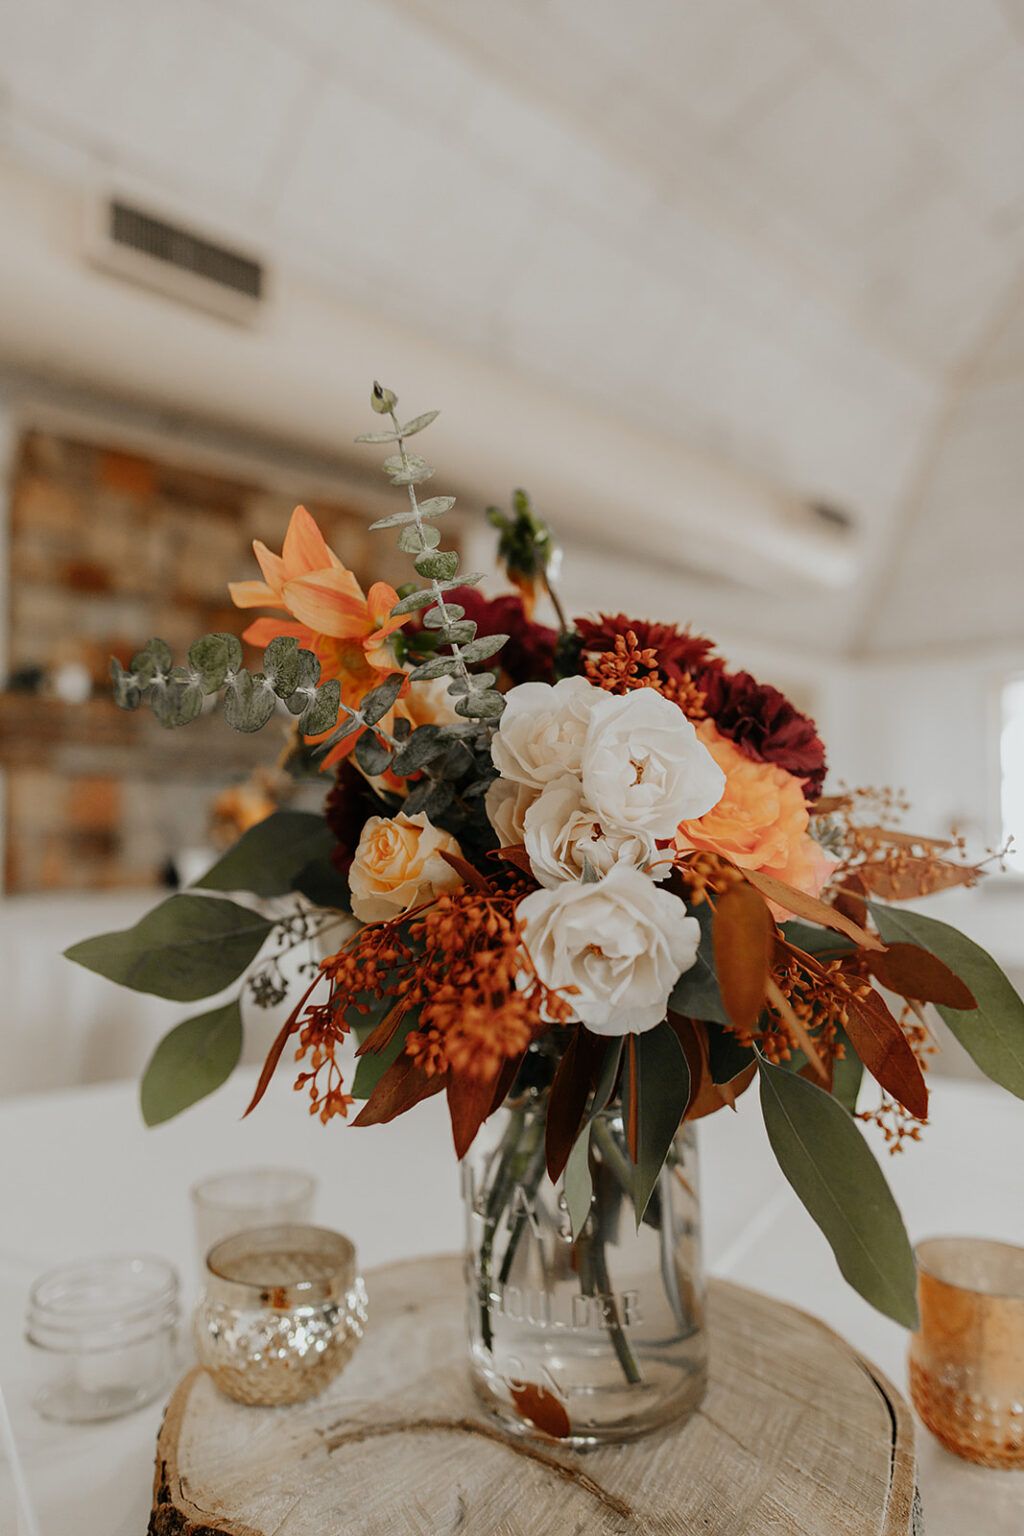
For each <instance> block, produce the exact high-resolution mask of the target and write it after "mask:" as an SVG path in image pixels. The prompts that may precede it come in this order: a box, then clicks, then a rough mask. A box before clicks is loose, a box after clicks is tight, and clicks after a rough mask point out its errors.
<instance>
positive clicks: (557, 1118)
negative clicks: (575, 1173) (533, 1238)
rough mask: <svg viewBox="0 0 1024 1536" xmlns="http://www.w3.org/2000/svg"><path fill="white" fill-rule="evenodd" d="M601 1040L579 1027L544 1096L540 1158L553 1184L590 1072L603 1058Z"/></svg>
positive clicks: (572, 1137) (577, 1122)
mask: <svg viewBox="0 0 1024 1536" xmlns="http://www.w3.org/2000/svg"><path fill="white" fill-rule="evenodd" d="M604 1048H605V1046H604V1041H603V1040H601V1039H600V1037H599V1036H597V1035H592V1034H591V1033H590V1031H589V1030H588V1029H585V1028H584V1026H583V1025H582V1024H580V1025H579V1026H577V1028H576V1029H575V1031H574V1032H573V1035H572V1038H571V1039H570V1041H569V1044H568V1045H567V1046H566V1048H565V1051H564V1053H563V1055H562V1059H561V1061H560V1062H559V1063H558V1066H557V1067H556V1069H555V1076H554V1080H553V1081H552V1084H551V1091H550V1094H549V1095H548V1113H547V1120H546V1122H545V1127H544V1155H545V1161H546V1163H547V1170H548V1178H549V1179H550V1180H551V1182H552V1184H557V1182H558V1180H559V1179H560V1178H561V1176H562V1174H563V1173H564V1171H565V1165H566V1163H567V1162H568V1161H569V1153H570V1152H571V1151H572V1148H573V1144H574V1142H575V1141H576V1138H577V1136H578V1135H579V1130H580V1126H581V1124H582V1123H583V1116H584V1113H585V1111H586V1107H587V1099H588V1098H589V1096H590V1088H591V1084H592V1082H593V1078H594V1072H595V1070H596V1068H597V1066H598V1065H599V1063H600V1062H601V1061H602V1060H603V1058H604Z"/></svg>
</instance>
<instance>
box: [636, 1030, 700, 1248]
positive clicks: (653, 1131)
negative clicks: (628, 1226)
mask: <svg viewBox="0 0 1024 1536" xmlns="http://www.w3.org/2000/svg"><path fill="white" fill-rule="evenodd" d="M631 1038H632V1039H633V1040H635V1047H634V1049H632V1050H630V1051H629V1052H628V1053H627V1057H626V1062H627V1072H628V1075H629V1082H628V1086H627V1088H626V1090H624V1092H623V1098H624V1099H625V1100H627V1102H628V1103H629V1105H630V1109H631V1114H632V1113H633V1111H634V1109H635V1123H636V1133H635V1134H636V1157H635V1158H634V1161H635V1164H636V1167H635V1169H634V1171H633V1208H634V1210H635V1212H636V1224H637V1226H638V1227H639V1225H640V1223H641V1221H642V1220H643V1217H644V1212H645V1211H646V1209H647V1206H648V1203H649V1201H650V1198H651V1195H652V1194H653V1193H654V1190H655V1188H656V1186H657V1183H658V1176H659V1174H660V1173H661V1170H662V1167H663V1166H664V1163H665V1159H666V1157H667V1156H668V1152H669V1148H670V1147H671V1145H672V1142H673V1139H674V1137H675V1134H676V1132H677V1131H678V1129H679V1126H680V1124H681V1122H682V1118H683V1115H684V1114H685V1113H686V1106H687V1103H688V1101H689V1097H690V1070H689V1067H688V1066H687V1062H686V1056H685V1054H684V1052H683V1048H682V1045H681V1043H680V1040H679V1037H678V1035H677V1034H676V1032H675V1030H674V1029H673V1028H672V1026H671V1025H670V1024H668V1023H667V1022H665V1021H663V1022H662V1023H661V1024H658V1025H656V1026H655V1028H654V1029H648V1030H645V1031H644V1033H643V1034H642V1035H636V1036H633V1037H631ZM634 1071H635V1078H634V1075H633V1074H634Z"/></svg>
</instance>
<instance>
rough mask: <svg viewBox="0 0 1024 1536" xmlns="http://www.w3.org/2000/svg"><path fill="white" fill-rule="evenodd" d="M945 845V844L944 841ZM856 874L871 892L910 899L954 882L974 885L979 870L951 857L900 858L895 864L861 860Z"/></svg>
mask: <svg viewBox="0 0 1024 1536" xmlns="http://www.w3.org/2000/svg"><path fill="white" fill-rule="evenodd" d="M947 846H948V845H947ZM857 875H858V877H859V878H860V880H861V881H862V882H863V884H864V885H865V887H866V888H867V889H868V890H869V891H870V892H871V894H872V895H873V896H881V897H883V898H884V900H886V901H913V899H914V898H915V896H917V897H920V896H921V895H922V894H924V893H925V892H927V894H928V895H929V896H930V895H932V894H933V892H935V891H946V890H949V889H951V888H952V887H953V886H957V885H974V884H976V882H977V879H978V872H977V870H976V869H974V868H973V866H972V865H970V864H954V863H953V862H952V860H950V859H936V858H928V859H924V858H915V857H913V856H910V857H904V858H901V859H900V861H899V863H898V865H895V866H894V867H893V868H890V867H889V865H888V864H887V863H886V864H861V865H858V867H857Z"/></svg>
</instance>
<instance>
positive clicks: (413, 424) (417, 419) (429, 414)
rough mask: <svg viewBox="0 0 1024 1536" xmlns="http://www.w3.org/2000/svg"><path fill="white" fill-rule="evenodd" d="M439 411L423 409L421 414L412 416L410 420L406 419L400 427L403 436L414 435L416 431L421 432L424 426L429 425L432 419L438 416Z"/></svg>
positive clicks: (434, 419)
mask: <svg viewBox="0 0 1024 1536" xmlns="http://www.w3.org/2000/svg"><path fill="white" fill-rule="evenodd" d="M440 414H441V413H440V411H424V412H423V415H422V416H414V417H413V419H412V421H407V422H406V423H405V425H404V426H403V428H402V436H403V437H415V435H416V433H417V432H422V431H423V429H424V427H429V426H430V423H431V422H432V421H436V420H437V418H438V416H440Z"/></svg>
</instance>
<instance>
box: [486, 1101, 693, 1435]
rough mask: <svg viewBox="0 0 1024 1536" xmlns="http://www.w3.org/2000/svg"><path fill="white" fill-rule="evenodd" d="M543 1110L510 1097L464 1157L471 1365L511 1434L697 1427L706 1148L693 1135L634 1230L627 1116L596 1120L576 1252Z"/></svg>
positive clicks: (680, 1142)
mask: <svg viewBox="0 0 1024 1536" xmlns="http://www.w3.org/2000/svg"><path fill="white" fill-rule="evenodd" d="M545 1109H546V1096H545V1095H544V1093H543V1092H532V1091H531V1092H530V1093H527V1094H524V1095H523V1097H522V1098H521V1099H519V1100H516V1101H511V1102H510V1103H509V1105H508V1106H507V1107H506V1108H505V1109H503V1110H501V1111H499V1113H498V1114H496V1115H494V1116H492V1117H491V1119H490V1120H489V1121H487V1122H486V1123H485V1125H484V1127H483V1129H482V1130H481V1132H480V1134H479V1135H478V1136H477V1138H476V1140H475V1141H474V1143H473V1145H472V1147H471V1148H470V1151H469V1152H468V1154H467V1155H466V1157H465V1159H464V1160H463V1164H462V1169H463V1193H464V1195H465V1201H466V1218H467V1232H466V1279H467V1321H468V1324H469V1370H470V1378H471V1380H472V1383H473V1386H474V1388H475V1390H476V1393H477V1395H478V1396H479V1397H480V1398H481V1399H482V1401H483V1402H484V1403H485V1404H486V1406H487V1407H488V1408H489V1409H490V1410H491V1411H492V1412H493V1413H494V1414H495V1415H496V1416H497V1417H498V1418H499V1419H500V1420H501V1421H502V1423H503V1425H504V1426H505V1427H506V1428H508V1429H511V1430H513V1431H514V1432H517V1433H519V1434H525V1435H531V1434H535V1433H536V1432H537V1431H540V1433H541V1434H542V1435H546V1436H549V1437H550V1436H554V1437H556V1438H558V1439H560V1440H562V1441H563V1442H564V1443H565V1444H568V1445H572V1446H575V1447H577V1448H580V1449H584V1448H587V1447H590V1446H596V1445H602V1444H608V1443H615V1442H618V1441H624V1440H631V1439H634V1438H636V1437H637V1436H640V1435H644V1434H648V1433H650V1432H651V1431H652V1430H656V1429H659V1428H661V1427H662V1426H663V1425H665V1424H668V1423H671V1422H673V1421H677V1420H680V1419H684V1418H687V1417H688V1416H689V1415H690V1414H691V1413H693V1412H694V1410H695V1409H696V1408H697V1407H698V1406H699V1404H700V1402H701V1400H702V1398H703V1396H704V1392H705V1388H706V1384H707V1333H706V1329H705V1322H704V1272H703V1267H702V1264H701V1243H700V1203H699V1185H698V1175H697V1147H696V1140H695V1137H694V1132H693V1128H692V1126H689V1125H683V1126H681V1127H680V1129H679V1131H678V1132H677V1134H676V1137H675V1140H674V1142H673V1144H672V1147H671V1149H670V1152H669V1156H668V1159H667V1161H666V1163H665V1166H664V1167H663V1168H662V1170H661V1173H660V1174H659V1177H658V1182H657V1184H656V1185H655V1189H654V1193H653V1195H652V1196H651V1201H650V1204H649V1205H648V1207H647V1210H646V1212H645V1215H644V1219H643V1221H642V1223H641V1224H640V1227H639V1229H638V1228H637V1225H636V1218H635V1216H634V1213H633V1205H632V1200H631V1198H630V1189H631V1186H632V1165H631V1163H630V1159H629V1152H628V1149H627V1145H626V1138H625V1133H624V1129H623V1122H622V1114H621V1112H620V1111H619V1110H618V1109H617V1108H612V1109H609V1110H606V1111H604V1112H603V1113H602V1114H600V1115H598V1116H597V1118H596V1120H595V1121H594V1123H593V1129H592V1134H591V1140H590V1166H591V1174H592V1177H593V1198H592V1200H591V1207H590V1214H589V1216H588V1217H587V1220H586V1222H585V1223H584V1226H583V1230H582V1231H581V1233H580V1235H579V1237H578V1238H577V1239H576V1241H575V1242H574V1241H573V1237H572V1231H571V1228H570V1224H569V1218H568V1214H567V1211H566V1204H565V1198H564V1195H563V1192H562V1189H561V1187H560V1185H559V1186H557V1187H556V1186H553V1185H552V1184H551V1181H550V1179H549V1178H548V1176H547V1172H546V1170H545V1157H544V1133H545V1123H546V1116H545Z"/></svg>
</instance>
